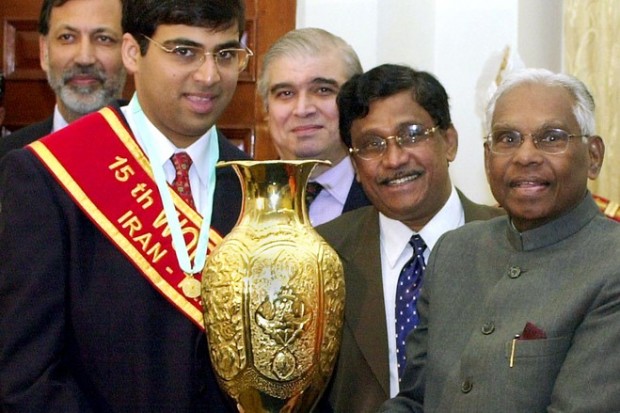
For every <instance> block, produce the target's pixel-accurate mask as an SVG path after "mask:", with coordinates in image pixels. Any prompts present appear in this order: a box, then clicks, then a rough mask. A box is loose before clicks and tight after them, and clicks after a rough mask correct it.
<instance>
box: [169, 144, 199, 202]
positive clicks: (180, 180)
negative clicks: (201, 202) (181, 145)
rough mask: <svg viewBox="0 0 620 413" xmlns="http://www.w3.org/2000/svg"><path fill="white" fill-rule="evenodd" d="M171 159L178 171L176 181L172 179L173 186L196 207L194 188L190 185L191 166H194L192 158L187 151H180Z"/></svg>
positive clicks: (186, 200) (185, 199)
mask: <svg viewBox="0 0 620 413" xmlns="http://www.w3.org/2000/svg"><path fill="white" fill-rule="evenodd" d="M170 160H171V161H172V164H173V165H174V170H175V171H176V175H175V177H174V181H172V188H174V190H175V191H176V193H177V194H179V196H180V197H181V198H183V200H184V201H185V202H187V203H188V204H189V205H190V206H191V207H192V208H195V207H194V198H192V189H191V188H190V186H189V167H190V166H192V158H190V156H189V155H188V154H187V153H185V152H179V153H175V154H174V155H172V157H170Z"/></svg>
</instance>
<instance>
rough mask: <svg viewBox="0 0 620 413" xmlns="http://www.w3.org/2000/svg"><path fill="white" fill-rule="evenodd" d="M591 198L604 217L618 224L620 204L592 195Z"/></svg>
mask: <svg viewBox="0 0 620 413" xmlns="http://www.w3.org/2000/svg"><path fill="white" fill-rule="evenodd" d="M592 197H593V198H594V202H596V205H598V207H599V209H600V210H601V212H602V213H603V214H605V216H607V217H609V218H611V219H613V220H616V221H619V222H620V204H618V203H617V202H613V201H610V200H609V199H606V198H603V197H602V196H599V195H592Z"/></svg>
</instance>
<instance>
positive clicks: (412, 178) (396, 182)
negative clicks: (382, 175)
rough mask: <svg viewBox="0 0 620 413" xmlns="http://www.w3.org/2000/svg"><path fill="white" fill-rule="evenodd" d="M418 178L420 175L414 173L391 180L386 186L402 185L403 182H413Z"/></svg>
mask: <svg viewBox="0 0 620 413" xmlns="http://www.w3.org/2000/svg"><path fill="white" fill-rule="evenodd" d="M419 176H420V174H419V173H416V174H413V175H407V176H403V177H400V178H396V179H391V180H389V181H388V182H387V183H388V185H400V184H404V183H405V182H411V181H415V180H416V179H418V177H419Z"/></svg>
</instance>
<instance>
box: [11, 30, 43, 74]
mask: <svg viewBox="0 0 620 413" xmlns="http://www.w3.org/2000/svg"><path fill="white" fill-rule="evenodd" d="M2 26H3V30H4V64H3V67H4V74H5V76H6V77H7V79H45V73H44V72H43V70H42V69H41V66H40V64H39V33H38V32H37V21H36V20H34V19H10V18H7V19H4V21H3V25H2Z"/></svg>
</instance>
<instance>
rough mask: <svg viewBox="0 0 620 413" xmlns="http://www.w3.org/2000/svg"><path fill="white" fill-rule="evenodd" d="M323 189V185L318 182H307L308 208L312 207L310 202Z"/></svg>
mask: <svg viewBox="0 0 620 413" xmlns="http://www.w3.org/2000/svg"><path fill="white" fill-rule="evenodd" d="M322 189H323V185H321V184H320V183H318V182H308V183H307V184H306V208H310V204H311V203H312V201H314V199H315V198H316V197H317V195H318V194H319V192H321V190H322Z"/></svg>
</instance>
